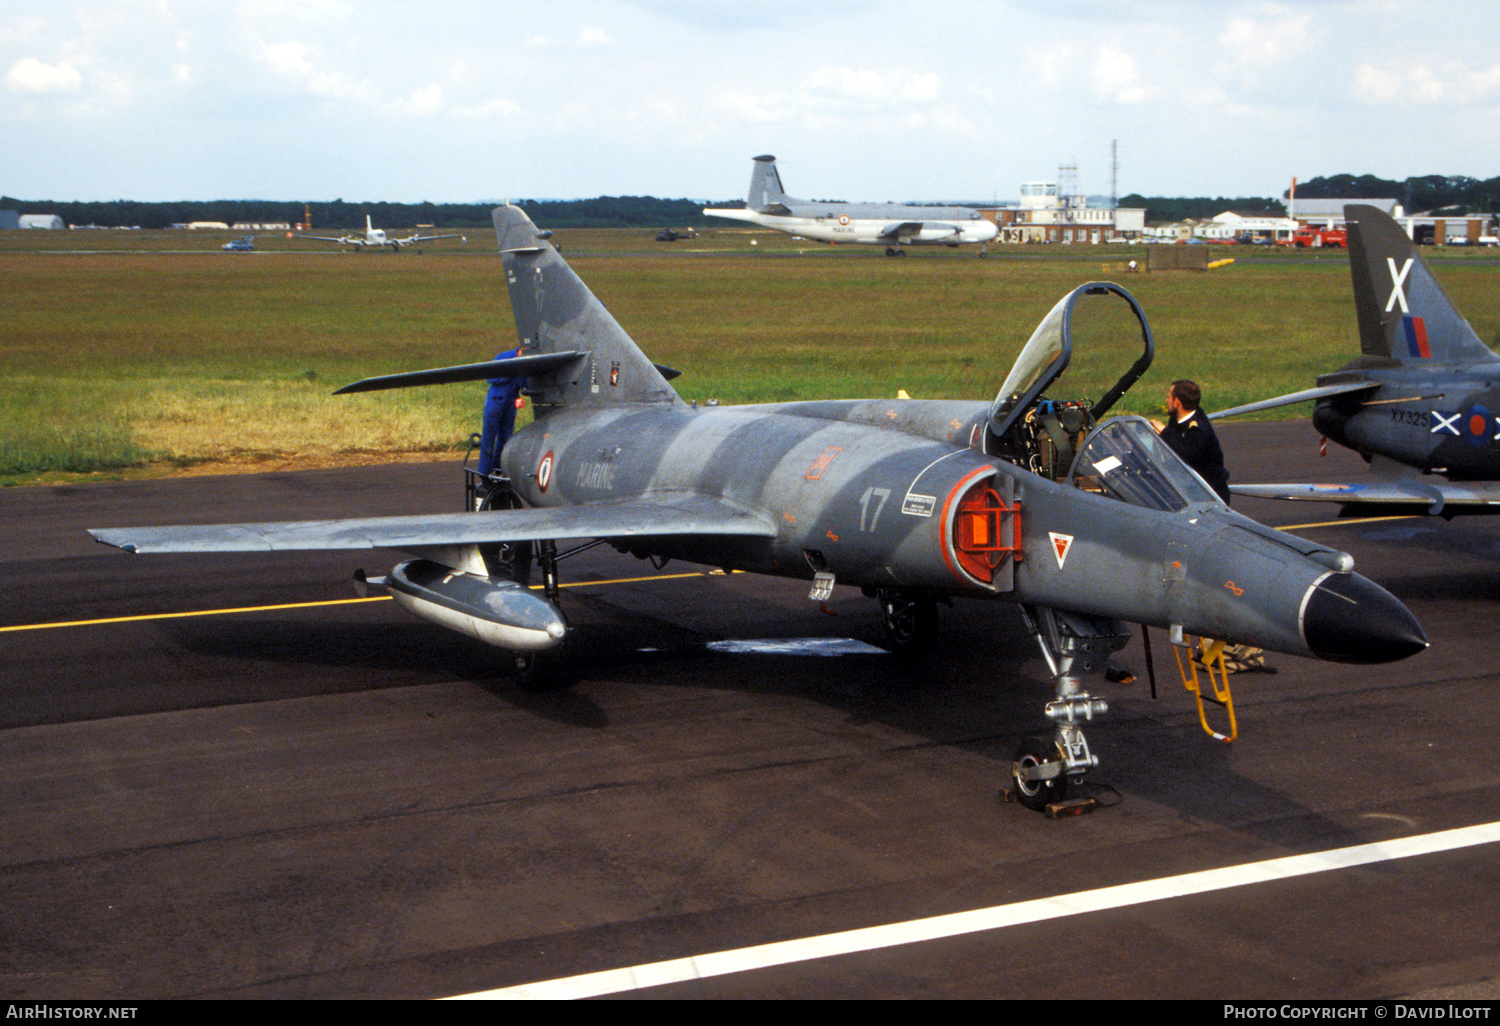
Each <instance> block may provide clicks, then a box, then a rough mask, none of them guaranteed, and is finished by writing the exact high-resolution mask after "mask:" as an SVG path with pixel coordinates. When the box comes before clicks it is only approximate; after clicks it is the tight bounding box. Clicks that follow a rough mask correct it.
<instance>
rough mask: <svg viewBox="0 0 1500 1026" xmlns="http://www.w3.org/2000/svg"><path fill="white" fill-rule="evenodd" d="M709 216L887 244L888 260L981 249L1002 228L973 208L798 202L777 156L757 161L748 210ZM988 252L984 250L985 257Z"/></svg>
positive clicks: (810, 235) (825, 238)
mask: <svg viewBox="0 0 1500 1026" xmlns="http://www.w3.org/2000/svg"><path fill="white" fill-rule="evenodd" d="M703 212H704V213H705V214H710V215H712V216H713V217H724V218H729V219H731V220H734V221H749V222H750V223H751V224H758V225H762V226H763V227H766V228H774V229H776V230H777V231H779V232H786V233H787V234H788V235H800V236H802V237H803V238H805V239H816V240H817V241H818V242H828V243H839V242H862V243H866V244H868V245H884V246H885V255H886V256H901V255H902V250H901V247H902V246H958V245H961V244H963V243H966V242H978V243H980V244H981V247H982V246H983V244H984V243H987V242H989V241H990V240H991V239H993V238H994V237H995V236H996V235H997V234H999V231H1000V229H999V228H998V227H996V225H995V222H993V221H990V220H987V219H986V218H985V216H984V215H983V214H981V213H980V212H979V211H977V210H973V209H971V208H969V207H913V206H903V205H901V204H898V203H820V202H817V201H815V200H802V199H793V198H792V197H790V196H788V195H787V194H786V193H785V192H783V191H782V189H781V176H780V175H779V174H777V173H776V158H775V157H772V156H769V155H765V156H760V157H756V158H755V166H754V169H753V170H752V171H751V172H750V194H749V195H748V196H746V197H745V209H744V210H733V209H725V210H719V209H712V208H705V209H704V211H703ZM983 255H984V249H983V248H981V249H980V256H983Z"/></svg>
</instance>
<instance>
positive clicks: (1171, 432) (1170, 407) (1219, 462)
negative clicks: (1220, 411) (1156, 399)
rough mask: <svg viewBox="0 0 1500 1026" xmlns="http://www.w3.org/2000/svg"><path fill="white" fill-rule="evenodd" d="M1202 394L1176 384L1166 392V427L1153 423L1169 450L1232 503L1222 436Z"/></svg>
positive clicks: (1185, 383)
mask: <svg viewBox="0 0 1500 1026" xmlns="http://www.w3.org/2000/svg"><path fill="white" fill-rule="evenodd" d="M1202 401H1203V391H1202V389H1200V388H1199V387H1198V386H1197V385H1196V384H1194V383H1193V382H1191V381H1187V380H1182V381H1174V382H1172V384H1171V387H1169V388H1168V389H1167V412H1168V413H1170V414H1171V417H1170V419H1169V420H1168V421H1167V423H1165V424H1163V423H1161V422H1160V421H1155V420H1154V421H1152V422H1151V426H1152V427H1154V428H1156V430H1157V431H1158V432H1159V433H1160V434H1161V440H1162V441H1163V442H1166V443H1167V447H1168V448H1169V449H1171V450H1172V451H1173V452H1175V453H1176V454H1177V455H1178V456H1181V457H1182V462H1184V463H1186V464H1187V465H1188V466H1190V467H1192V468H1193V469H1194V470H1196V471H1197V472H1198V476H1199V477H1201V478H1203V480H1205V481H1207V482H1208V484H1209V487H1211V488H1212V489H1213V490H1214V491H1216V492H1218V493H1219V498H1221V499H1223V500H1224V502H1225V504H1226V505H1227V504H1228V503H1229V471H1228V470H1226V469H1225V468H1224V450H1223V449H1221V448H1220V447H1219V436H1218V435H1216V434H1214V426H1213V424H1212V423H1211V422H1210V421H1209V419H1208V417H1207V416H1206V415H1205V414H1204V412H1203V410H1202V408H1201V405H1200V404H1201V403H1202Z"/></svg>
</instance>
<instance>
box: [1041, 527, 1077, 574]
mask: <svg viewBox="0 0 1500 1026" xmlns="http://www.w3.org/2000/svg"><path fill="white" fill-rule="evenodd" d="M1047 537H1049V538H1051V539H1052V553H1053V555H1055V556H1057V568H1058V569H1059V570H1061V569H1062V567H1063V563H1064V562H1065V561H1066V560H1067V558H1068V550H1069V549H1071V548H1072V547H1073V536H1072V535H1071V534H1056V533H1054V532H1052V531H1048V532H1047Z"/></svg>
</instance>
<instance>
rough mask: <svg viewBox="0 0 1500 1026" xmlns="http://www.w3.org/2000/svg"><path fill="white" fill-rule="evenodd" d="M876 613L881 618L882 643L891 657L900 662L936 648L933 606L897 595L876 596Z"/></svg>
mask: <svg viewBox="0 0 1500 1026" xmlns="http://www.w3.org/2000/svg"><path fill="white" fill-rule="evenodd" d="M879 598H880V612H881V614H882V615H883V616H884V618H885V639H886V642H887V644H889V645H890V649H891V654H892V655H894V656H895V657H896V658H897V659H900V660H902V661H914V660H919V659H922V658H924V657H925V656H927V655H929V654H930V653H931V652H932V650H933V649H934V648H936V647H937V638H938V613H937V602H936V601H935V600H934V599H931V598H926V597H917V596H913V595H907V594H904V593H902V592H898V591H885V592H881V593H880V596H879Z"/></svg>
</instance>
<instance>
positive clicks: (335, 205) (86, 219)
mask: <svg viewBox="0 0 1500 1026" xmlns="http://www.w3.org/2000/svg"><path fill="white" fill-rule="evenodd" d="M516 202H517V203H518V205H520V206H521V207H522V208H524V209H525V210H526V213H527V215H528V216H529V217H530V218H531V219H532V220H533V221H535V222H536V224H537V225H538V226H540V227H542V228H657V227H673V228H678V227H697V226H701V225H707V224H712V223H713V222H712V221H711V220H710V219H708V218H706V217H704V216H703V207H704V206H705V204H704V203H703V202H701V201H699V200H689V199H657V198H656V197H654V196H599V197H597V198H595V199H585V200H518V201H516ZM496 205H497V204H495V203H378V202H370V203H350V202H346V201H344V200H342V199H336V200H328V201H322V202H317V203H306V204H304V203H296V202H286V201H276V200H205V201H181V202H175V203H143V202H140V201H137V200H108V201H97V202H64V203H59V202H55V201H51V200H26V199H17V198H15V197H13V196H0V210H16V211H19V212H21V213H23V214H57V215H58V216H59V217H61V218H62V219H63V221H65V222H66V223H68V224H71V225H98V226H99V227H101V228H168V227H170V226H172V225H174V224H188V223H190V222H192V221H223V222H224V223H225V224H229V225H232V224H234V223H235V222H237V221H245V222H254V223H260V224H264V223H266V222H271V223H276V222H282V221H284V222H286V223H287V224H298V223H300V222H302V221H303V220H304V217H305V216H306V215H308V214H310V215H311V217H312V225H313V230H314V231H342V230H355V229H357V230H360V231H363V230H364V227H365V216H366V215H368V216H369V217H370V219H371V221H372V222H373V223H374V224H375V227H377V228H394V229H404V228H410V227H412V226H414V225H419V224H422V225H428V224H430V225H432V226H434V227H435V228H444V229H466V228H467V229H478V228H486V227H488V226H489V225H490V223H491V222H490V211H491V210H493V209H494V208H495V206H496ZM709 205H713V206H744V201H743V200H733V201H726V202H722V203H713V204H709Z"/></svg>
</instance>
